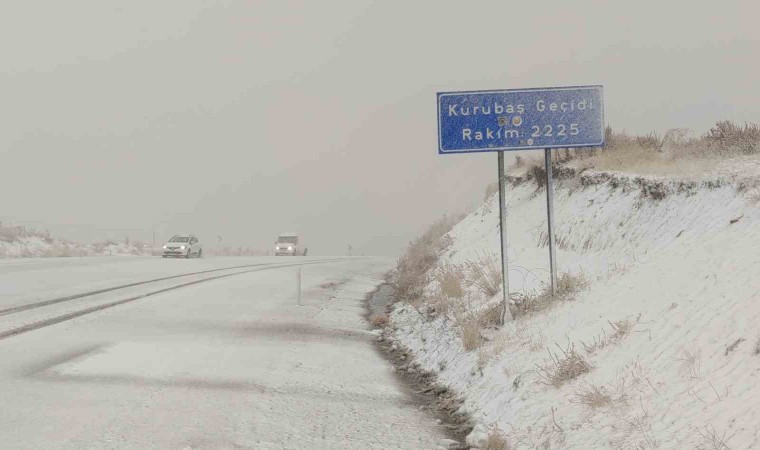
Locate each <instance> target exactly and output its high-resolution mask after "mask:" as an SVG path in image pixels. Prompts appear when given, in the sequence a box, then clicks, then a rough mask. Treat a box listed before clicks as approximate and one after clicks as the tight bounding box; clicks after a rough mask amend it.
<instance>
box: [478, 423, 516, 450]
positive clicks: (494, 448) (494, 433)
mask: <svg viewBox="0 0 760 450" xmlns="http://www.w3.org/2000/svg"><path fill="white" fill-rule="evenodd" d="M481 449H482V450H509V449H510V446H509V441H508V440H507V438H506V437H505V436H504V435H503V434H502V433H501V431H499V430H498V429H497V428H496V427H493V428H491V431H490V432H489V433H488V439H487V440H486V442H485V444H483V446H482V447H481Z"/></svg>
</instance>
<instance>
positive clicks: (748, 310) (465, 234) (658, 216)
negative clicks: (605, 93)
mask: <svg viewBox="0 0 760 450" xmlns="http://www.w3.org/2000/svg"><path fill="white" fill-rule="evenodd" d="M564 175H565V179H563V180H561V181H560V182H558V184H557V189H556V198H555V208H556V209H555V211H556V219H555V220H556V226H557V236H556V238H557V244H558V257H557V259H558V267H559V271H560V273H563V272H568V273H573V274H576V275H580V276H581V277H582V278H584V279H585V280H586V281H587V282H588V283H587V286H586V287H584V288H583V289H582V290H581V291H580V292H577V293H576V294H575V295H574V296H572V300H567V301H560V302H557V303H556V304H553V305H552V306H551V307H550V308H548V309H546V310H543V311H541V312H537V313H532V314H528V315H524V316H521V317H518V318H517V319H516V320H515V321H514V322H512V323H510V324H508V325H507V326H505V327H504V328H502V329H494V328H490V329H489V328H488V327H484V328H483V329H482V330H481V337H480V340H481V342H480V343H479V345H478V348H476V349H473V350H470V351H466V350H465V348H464V345H463V339H462V336H463V334H464V333H463V329H462V327H461V322H459V321H457V318H456V317H455V314H451V313H448V314H447V313H446V312H445V311H444V312H443V313H436V312H432V313H431V311H432V310H433V308H431V304H432V300H431V299H432V298H433V297H436V295H437V296H438V297H440V289H439V288H440V286H439V281H436V277H435V276H433V275H434V272H431V273H430V277H429V280H430V284H429V285H428V286H427V288H426V292H427V294H428V295H427V300H423V301H422V302H421V303H415V302H411V303H410V302H399V303H397V304H396V305H395V308H394V311H393V313H392V315H391V327H390V328H389V333H390V334H391V335H392V337H393V338H395V339H396V340H397V342H398V343H399V344H401V345H403V346H405V347H407V348H408V349H409V350H410V351H411V352H412V353H413V355H414V359H415V361H416V362H417V363H418V364H419V365H420V367H421V368H422V369H424V370H427V371H432V372H434V373H436V374H437V376H438V380H439V382H441V383H445V384H446V385H448V386H449V387H450V388H452V389H454V390H455V391H456V392H457V393H459V395H461V396H462V397H463V398H464V399H465V406H464V408H466V409H467V412H469V413H470V414H471V416H472V417H473V418H474V419H475V421H476V423H477V424H478V426H476V428H475V430H474V431H473V433H472V434H471V435H470V437H469V438H468V441H469V442H468V443H469V444H471V445H473V446H476V445H477V446H485V443H484V442H485V438H486V436H488V435H489V434H491V435H493V434H495V433H496V434H501V435H503V436H504V437H506V438H507V440H508V442H509V444H510V447H509V448H562V449H567V448H574V449H591V448H615V449H618V448H620V449H625V448H664V449H675V448H709V449H719V448H742V449H746V448H760V411H759V410H758V409H757V407H756V405H758V404H760V389H758V388H757V386H756V383H758V381H760V277H759V276H758V274H760V256H759V254H758V252H759V251H760V244H758V239H759V238H760V208H758V207H757V206H756V202H757V199H758V196H757V195H755V194H754V192H755V191H754V187H753V180H752V179H742V180H739V179H737V178H736V177H725V176H722V175H721V176H718V175H714V176H712V177H703V178H701V179H691V180H675V179H672V178H669V179H665V178H653V177H642V176H632V175H631V176H629V175H620V174H610V173H598V172H592V171H585V172H583V173H580V174H577V173H573V172H572V171H569V172H568V173H565V174H564ZM510 181H511V185H510V187H509V189H508V201H509V205H508V215H509V218H508V230H507V231H508V239H509V243H508V245H509V252H508V253H509V260H510V272H509V278H510V285H511V289H512V290H513V291H515V292H518V293H523V294H526V293H529V292H531V291H533V292H536V291H541V290H543V289H545V287H546V282H547V280H548V248H547V247H546V198H545V190H543V189H539V188H537V186H536V184H535V183H534V182H532V181H531V180H530V179H527V178H526V177H525V176H512V177H510ZM449 236H450V237H451V238H452V241H451V244H450V245H449V246H448V247H447V248H446V249H445V251H444V252H443V253H442V254H441V258H440V260H439V261H438V263H437V270H439V271H440V268H442V267H447V266H448V267H459V268H462V267H464V265H465V264H466V263H468V262H471V261H476V260H478V259H482V257H483V256H484V255H486V254H493V255H498V251H499V229H498V203H497V198H496V197H491V198H490V199H489V200H488V201H487V202H486V203H485V204H484V205H483V206H482V207H481V208H479V209H478V210H477V211H475V212H473V213H472V214H470V215H469V216H467V217H466V218H465V219H464V220H462V221H461V222H460V223H459V224H458V225H456V226H455V227H454V229H453V230H452V231H451V232H450V233H449ZM452 265H453V266H452ZM463 273H466V271H464V272H463ZM439 279H440V277H439ZM464 286H465V292H466V294H465V296H464V297H462V298H460V299H449V300H450V301H451V302H459V303H461V304H465V305H467V306H466V308H469V309H470V310H478V309H479V307H480V305H484V304H497V303H498V301H499V299H500V297H501V293H499V294H497V295H495V296H494V297H493V298H485V296H484V295H483V294H481V293H480V291H479V290H478V289H477V286H475V285H470V283H468V282H467V280H466V279H465V280H464ZM436 292H438V294H435V293H436ZM515 298H517V297H515ZM570 366H572V367H571V369H572V370H568V367H570ZM576 369H578V370H576ZM563 371H564V372H563ZM494 427H495V428H494Z"/></svg>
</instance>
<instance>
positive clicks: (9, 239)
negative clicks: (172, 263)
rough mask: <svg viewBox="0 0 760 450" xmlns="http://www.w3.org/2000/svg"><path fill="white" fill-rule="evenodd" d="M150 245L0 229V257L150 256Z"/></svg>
mask: <svg viewBox="0 0 760 450" xmlns="http://www.w3.org/2000/svg"><path fill="white" fill-rule="evenodd" d="M152 252H153V249H152V246H151V245H149V244H146V243H144V242H140V241H135V240H131V241H129V240H125V242H112V241H104V242H96V243H92V244H81V243H78V242H72V241H67V240H64V239H57V238H53V237H50V236H49V235H48V234H47V233H41V232H37V231H34V230H26V229H25V228H23V227H15V226H0V258H33V257H70V256H123V255H150V254H151V253H152Z"/></svg>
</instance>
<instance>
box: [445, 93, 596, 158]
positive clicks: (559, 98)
mask: <svg viewBox="0 0 760 450" xmlns="http://www.w3.org/2000/svg"><path fill="white" fill-rule="evenodd" d="M602 145H604V98H603V95H602V86H574V87H555V88H544V89H510V90H503V91H474V92H439V93H438V153H440V154H444V153H471V152H491V151H501V150H530V149H545V148H567V147H598V146H602Z"/></svg>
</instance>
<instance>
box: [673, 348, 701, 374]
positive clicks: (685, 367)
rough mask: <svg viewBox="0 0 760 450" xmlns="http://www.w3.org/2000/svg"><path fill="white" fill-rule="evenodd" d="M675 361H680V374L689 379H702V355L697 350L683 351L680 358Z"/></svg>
mask: <svg viewBox="0 0 760 450" xmlns="http://www.w3.org/2000/svg"><path fill="white" fill-rule="evenodd" d="M676 361H681V363H682V367H681V371H682V373H684V374H686V375H689V377H691V378H701V377H702V355H701V352H700V351H699V350H695V351H691V350H687V349H683V350H682V351H681V357H679V358H676Z"/></svg>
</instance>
